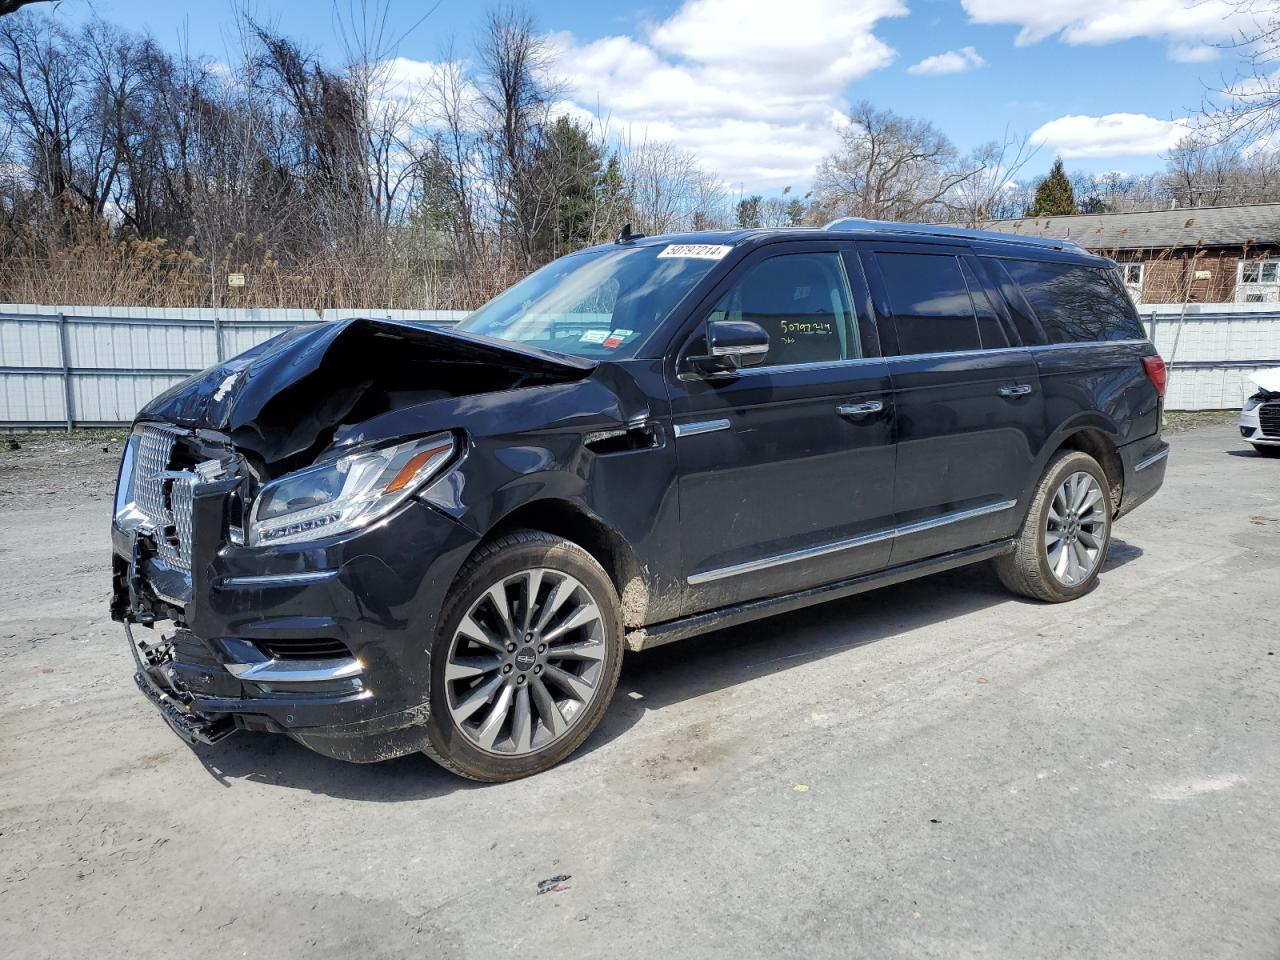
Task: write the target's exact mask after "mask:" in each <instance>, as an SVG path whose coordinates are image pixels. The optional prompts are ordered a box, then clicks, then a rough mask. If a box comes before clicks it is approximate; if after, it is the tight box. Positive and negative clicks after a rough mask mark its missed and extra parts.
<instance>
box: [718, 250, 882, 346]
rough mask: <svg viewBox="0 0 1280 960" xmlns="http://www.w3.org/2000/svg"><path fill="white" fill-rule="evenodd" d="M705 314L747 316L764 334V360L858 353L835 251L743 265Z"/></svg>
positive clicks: (724, 317) (840, 263)
mask: <svg viewBox="0 0 1280 960" xmlns="http://www.w3.org/2000/svg"><path fill="white" fill-rule="evenodd" d="M707 319H708V320H750V321H751V322H753V323H758V324H759V325H760V326H761V327H763V328H764V330H765V332H766V333H768V334H769V353H768V355H767V356H766V357H765V361H764V363H765V365H766V366H781V365H784V364H793V363H823V362H830V361H835V360H849V359H856V358H858V357H861V356H862V349H861V341H860V339H859V336H858V323H857V320H856V318H855V317H854V313H853V307H852V297H851V296H850V295H849V283H848V280H847V279H846V278H845V272H844V262H843V260H842V259H841V257H840V254H838V253H834V252H823V253H788V254H782V255H780V256H776V257H771V258H770V259H768V260H763V261H761V262H759V263H756V264H753V265H752V266H750V267H748V268H747V269H746V271H745V272H744V273H743V274H742V276H741V277H740V278H739V279H738V281H737V282H736V283H735V284H734V285H733V287H732V288H731V289H730V290H729V291H728V292H727V293H726V294H725V295H724V296H723V297H721V298H720V300H719V302H717V303H716V305H715V308H714V309H713V310H712V311H711V313H710V315H709V316H708V317H707Z"/></svg>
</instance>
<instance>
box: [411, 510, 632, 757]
mask: <svg viewBox="0 0 1280 960" xmlns="http://www.w3.org/2000/svg"><path fill="white" fill-rule="evenodd" d="M431 663H432V666H431V718H430V720H429V722H428V724H427V734H428V740H429V743H430V746H429V748H428V750H427V753H428V755H429V756H431V757H432V759H434V760H436V761H437V762H439V763H440V764H442V765H443V766H445V767H447V768H448V769H450V770H452V771H453V772H455V773H458V774H461V775H462V776H464V777H470V778H471V779H474V780H486V781H501V780H514V779H516V778H518V777H525V776H528V775H530V774H533V773H538V772H540V771H542V770H545V769H547V768H548V767H551V766H554V765H555V764H557V763H559V762H560V761H561V760H563V759H564V758H565V757H567V756H568V755H569V754H570V753H572V752H573V751H574V750H575V749H577V747H578V746H579V745H580V744H581V743H582V741H583V740H585V739H586V738H587V736H588V735H589V734H590V733H591V731H592V730H594V729H595V727H596V725H597V724H598V723H599V722H600V718H601V717H603V716H604V712H605V710H606V709H607V708H608V706H609V701H610V699H611V698H612V696H613V691H614V688H615V687H616V686H617V683H618V672H619V670H620V668H621V665H622V623H621V619H620V617H619V615H618V599H617V594H616V592H615V590H614V588H613V584H612V583H611V582H610V580H609V578H608V576H607V575H606V574H605V572H604V570H603V569H602V568H601V566H600V564H598V563H597V562H596V561H595V559H594V558H593V557H592V556H591V555H590V554H589V553H587V552H586V551H585V550H583V549H582V548H581V547H579V546H578V545H577V544H574V543H571V542H570V541H568V540H564V539H561V538H560V537H554V536H552V535H551V534H547V533H542V532H540V531H536V530H526V531H520V532H517V533H512V534H508V535H507V536H504V537H500V538H498V539H496V540H494V541H493V542H492V543H489V544H486V545H484V546H482V547H481V548H480V549H479V550H478V551H477V552H476V555H475V556H474V557H472V558H471V560H469V561H468V562H467V564H466V566H465V567H464V568H463V570H462V571H461V572H460V573H459V575H458V579H457V582H456V584H455V586H454V589H453V592H452V593H451V594H450V599H449V601H448V602H447V603H446V609H445V615H444V617H443V619H442V620H441V624H440V632H439V635H438V636H437V637H436V640H435V644H434V646H433V648H432V658H431Z"/></svg>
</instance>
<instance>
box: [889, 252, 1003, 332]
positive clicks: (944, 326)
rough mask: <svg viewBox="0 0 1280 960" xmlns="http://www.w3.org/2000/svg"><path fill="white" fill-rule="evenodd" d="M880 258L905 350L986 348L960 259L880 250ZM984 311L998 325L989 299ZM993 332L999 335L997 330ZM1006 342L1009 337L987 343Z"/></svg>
mask: <svg viewBox="0 0 1280 960" xmlns="http://www.w3.org/2000/svg"><path fill="white" fill-rule="evenodd" d="M876 262H877V263H878V264H879V266H880V274H881V276H883V277H884V284H885V292H886V294H887V295H888V297H889V307H890V309H891V310H892V311H893V320H894V325H895V326H896V328H897V331H898V352H899V353H900V354H903V355H905V356H910V355H912V354H918V353H954V352H956V351H960V350H981V349H982V348H983V342H982V334H981V333H980V332H979V326H978V317H977V315H976V313H975V311H974V305H973V300H972V299H971V298H970V296H969V286H968V284H966V283H965V276H964V272H963V271H962V270H961V267H960V263H961V261H960V260H959V259H958V258H956V257H954V256H951V255H949V254H931V253H877V254H876ZM983 300H984V301H986V294H985V293H984V294H983ZM985 310H986V312H987V316H988V318H989V321H990V322H991V323H995V313H994V311H992V310H991V307H990V303H989V301H988V302H986V307H985ZM997 326H998V325H997ZM990 336H992V337H994V336H995V333H994V329H993V330H992V332H991V334H990ZM1001 336H1003V332H1001ZM1007 345H1008V341H1007V340H1006V341H1005V342H1004V343H994V342H993V343H990V344H988V346H992V347H994V346H1007Z"/></svg>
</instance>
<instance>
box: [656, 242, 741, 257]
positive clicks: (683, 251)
mask: <svg viewBox="0 0 1280 960" xmlns="http://www.w3.org/2000/svg"><path fill="white" fill-rule="evenodd" d="M732 249H733V247H726V246H722V245H720V244H715V243H672V244H668V245H667V246H666V247H665V248H664V249H663V251H662V252H661V253H660V254H658V259H659V260H661V259H663V258H664V257H683V258H684V259H686V260H723V259H724V257H725V254H727V253H728V252H729V251H730V250H732Z"/></svg>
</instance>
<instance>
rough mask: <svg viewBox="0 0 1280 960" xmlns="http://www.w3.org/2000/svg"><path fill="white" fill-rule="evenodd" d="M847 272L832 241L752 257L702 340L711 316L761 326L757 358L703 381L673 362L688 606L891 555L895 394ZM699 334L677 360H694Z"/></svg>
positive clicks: (719, 301) (721, 297) (853, 265)
mask: <svg viewBox="0 0 1280 960" xmlns="http://www.w3.org/2000/svg"><path fill="white" fill-rule="evenodd" d="M850 270H853V271H860V267H859V265H858V263H857V259H856V257H854V256H853V255H852V252H851V247H849V246H848V245H847V243H841V242H839V241H832V242H829V243H813V242H805V243H781V244H773V245H770V246H768V247H765V248H763V249H761V250H759V251H757V252H756V253H755V254H753V255H752V256H751V257H749V258H747V259H746V260H745V261H744V262H743V263H742V264H740V265H739V266H738V268H737V269H736V270H735V271H734V272H733V273H732V274H731V275H730V276H729V277H727V278H726V280H725V281H724V282H722V283H721V285H720V287H719V288H717V290H716V291H715V292H713V293H712V295H711V296H710V297H709V298H708V300H707V301H706V303H705V304H704V308H703V311H702V314H701V316H700V317H699V321H700V323H699V327H698V331H701V330H704V329H705V322H706V320H708V319H711V318H717V319H719V318H727V319H735V320H750V321H754V322H755V323H758V324H760V325H761V326H762V327H764V329H765V330H766V332H767V333H768V334H769V338H770V345H769V352H768V354H767V356H766V359H765V362H764V364H763V365H761V366H757V367H751V368H748V369H744V370H741V371H739V372H738V373H737V374H736V375H733V376H729V377H717V378H711V379H697V378H694V377H692V376H691V375H690V374H689V373H688V371H687V369H684V368H683V367H682V365H681V364H680V362H679V361H678V360H677V362H676V363H675V364H674V365H673V366H672V368H671V370H670V372H669V376H670V393H671V399H672V415H673V416H672V422H673V433H674V435H675V444H676V455H677V459H678V463H679V470H680V480H679V483H680V542H681V547H682V552H683V557H684V573H685V580H686V589H687V594H686V595H687V604H686V607H687V610H688V611H689V612H693V611H698V610H707V609H712V608H715V607H720V606H724V605H726V604H730V603H734V602H738V601H741V600H747V599H754V598H758V597H765V596H770V595H775V594H780V593H787V592H790V591H793V590H797V589H802V588H804V587H808V586H813V585H816V584H820V583H825V582H830V581H834V580H839V579H842V578H845V577H848V576H852V575H855V574H858V573H862V572H866V571H868V570H872V569H876V568H878V567H881V566H883V565H884V564H885V563H886V562H887V560H888V555H889V548H890V540H891V527H892V514H893V492H892V491H893V474H894V451H893V439H894V438H893V400H892V396H891V393H890V380H889V374H888V369H887V366H886V364H885V362H884V361H883V360H882V359H880V358H879V357H878V356H877V354H878V352H879V349H878V344H877V340H876V335H875V330H874V323H873V321H872V320H871V318H870V316H869V310H868V308H867V306H866V304H867V297H866V294H865V286H864V281H862V278H861V275H860V272H858V273H857V274H856V280H857V283H856V284H855V285H852V286H851V284H850V282H849V271H850ZM852 290H858V291H860V294H861V295H860V296H859V297H857V298H855V296H854V294H853V292H852ZM859 300H860V301H861V302H862V304H863V307H862V309H861V310H860V309H858V308H857V307H856V306H855V304H856V303H857V302H858V301H859ZM698 331H695V332H694V334H693V335H692V337H693V342H691V343H690V344H689V348H688V349H686V350H685V351H683V354H682V355H684V354H688V353H696V352H700V348H699V346H698V345H697V344H696V340H697V338H698V336H699V333H698ZM703 342H704V343H705V337H704V338H703Z"/></svg>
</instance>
